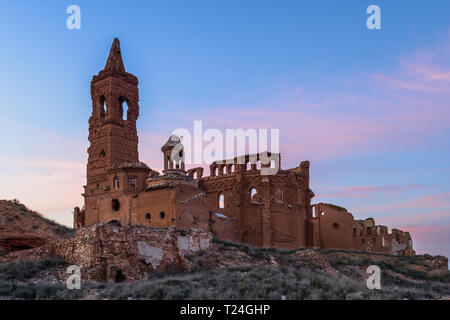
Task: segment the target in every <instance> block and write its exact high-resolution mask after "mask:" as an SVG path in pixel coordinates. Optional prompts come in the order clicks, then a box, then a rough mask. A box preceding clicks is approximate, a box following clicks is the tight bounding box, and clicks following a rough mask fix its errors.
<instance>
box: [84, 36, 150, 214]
mask: <svg viewBox="0 0 450 320" xmlns="http://www.w3.org/2000/svg"><path fill="white" fill-rule="evenodd" d="M91 98H92V115H91V117H90V118H89V138H88V139H89V142H90V146H89V148H88V150H87V151H88V155H89V157H88V164H87V175H86V176H87V177H86V178H87V183H86V186H85V192H84V194H83V195H84V198H85V208H86V219H87V220H92V221H94V220H96V219H98V218H94V217H93V213H92V214H90V212H92V211H93V210H94V211H95V210H97V207H98V206H97V204H96V203H97V200H99V199H100V198H102V197H104V196H105V195H106V194H107V193H108V192H109V191H110V190H111V191H113V190H114V184H113V183H112V182H111V181H110V180H113V178H114V177H111V170H114V169H116V168H120V167H123V166H128V167H129V166H130V165H131V166H133V165H135V164H139V163H140V162H139V154H138V136H137V130H136V120H137V119H138V117H139V90H138V79H137V78H136V77H135V76H134V75H132V74H130V73H128V72H126V71H125V67H124V64H123V60H122V52H121V49H120V42H119V39H117V38H116V39H114V42H113V44H112V46H111V51H110V53H109V57H108V60H107V62H106V65H105V68H104V69H103V70H101V71H100V72H99V74H98V75H96V76H94V77H93V79H92V81H91ZM147 169H148V168H147ZM121 184H122V185H123V182H122V183H121ZM115 187H118V185H117V184H116V186H115ZM121 189H122V188H121Z"/></svg>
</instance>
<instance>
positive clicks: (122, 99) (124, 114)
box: [119, 97, 128, 120]
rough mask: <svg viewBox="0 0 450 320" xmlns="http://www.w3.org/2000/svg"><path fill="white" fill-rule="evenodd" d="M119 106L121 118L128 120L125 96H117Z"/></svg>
mask: <svg viewBox="0 0 450 320" xmlns="http://www.w3.org/2000/svg"><path fill="white" fill-rule="evenodd" d="M119 103H120V108H119V114H120V117H121V118H122V119H123V120H128V103H127V99H126V98H125V97H120V98H119Z"/></svg>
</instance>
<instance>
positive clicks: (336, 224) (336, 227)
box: [333, 222, 339, 230]
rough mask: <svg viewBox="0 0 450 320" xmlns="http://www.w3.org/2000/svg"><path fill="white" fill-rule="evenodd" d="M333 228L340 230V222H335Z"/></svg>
mask: <svg viewBox="0 0 450 320" xmlns="http://www.w3.org/2000/svg"><path fill="white" fill-rule="evenodd" d="M333 229H334V230H339V224H338V223H337V222H335V223H333Z"/></svg>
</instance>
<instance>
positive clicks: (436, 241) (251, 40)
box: [0, 0, 450, 257]
mask: <svg viewBox="0 0 450 320" xmlns="http://www.w3.org/2000/svg"><path fill="white" fill-rule="evenodd" d="M372 4H375V5H378V6H379V7H380V9H381V30H369V29H368V28H367V26H366V20H367V18H368V17H369V14H367V13H366V9H367V7H368V6H369V5H372ZM70 5H78V6H79V7H80V9H81V29H79V30H69V29H68V28H67V27H66V20H67V18H68V17H69V14H67V13H66V9H67V7H68V6H70ZM449 14H450V1H447V0H434V1H433V2H432V5H430V2H429V1H423V0H420V1H419V0H418V1H401V0H397V1H379V0H373V1H364V0H347V1H339V2H338V1H334V0H329V1H325V0H318V1H317V0H316V1H299V0H295V1H287V0H282V1H274V0H270V1H269V0H245V1H237V0H227V1H223V0H216V1H210V0H209V1H203V0H189V1H181V0H180V1H171V0H169V1H166V0H165V1H131V0H130V1H101V0H96V1H75V0H71V1H62V0H59V1H55V0H53V1H52V0H47V1H45V2H43V1H40V2H38V1H31V0H28V1H26V0H23V1H5V0H0V41H1V44H0V70H1V73H0V74H1V76H0V93H1V97H2V100H1V102H0V112H1V116H0V137H1V139H0V178H1V180H0V181H1V182H0V199H13V198H17V199H19V200H20V201H21V202H22V203H24V204H25V205H27V206H28V207H29V208H32V209H34V210H36V211H38V212H40V213H42V214H43V215H45V216H47V217H49V218H51V219H54V220H56V221H58V222H60V223H63V224H66V225H71V224H72V210H73V208H74V207H75V206H80V207H81V206H82V204H83V198H82V196H81V193H82V192H83V189H82V186H83V185H84V184H85V170H86V161H87V151H86V150H87V148H88V146H89V144H88V140H87V135H88V118H89V116H90V115H91V112H92V105H91V98H90V81H91V79H92V76H93V75H95V74H97V73H98V72H99V71H100V70H101V69H103V67H104V65H105V62H106V59H107V56H108V54H109V49H110V46H111V44H112V41H113V39H114V38H115V37H118V38H119V39H120V42H121V47H122V56H123V59H124V63H125V68H126V69H127V71H128V72H130V73H133V74H134V75H136V76H137V77H138V78H139V91H140V117H139V120H138V122H137V126H138V133H139V152H140V159H141V161H144V162H145V163H147V164H148V165H149V166H150V167H151V168H154V169H161V167H162V156H161V152H160V148H161V146H162V145H163V144H164V142H165V141H166V140H167V138H168V137H169V136H170V134H171V132H172V131H173V130H174V129H177V128H186V129H189V130H193V123H194V121H195V120H199V121H202V122H203V127H204V128H205V129H207V128H217V129H219V130H225V129H227V128H230V129H237V128H243V129H249V128H255V129H275V128H277V129H280V151H281V154H282V167H283V168H284V169H286V168H292V167H295V166H297V165H298V164H299V163H300V162H301V161H303V160H310V161H311V166H310V172H311V173H310V174H311V182H310V183H311V189H312V190H313V191H314V193H315V195H316V196H315V197H314V199H313V203H318V202H327V203H334V204H336V205H339V206H343V207H345V208H347V209H348V211H350V212H351V213H352V214H353V215H354V217H355V219H365V218H368V217H373V218H374V219H375V221H376V223H377V224H382V225H387V226H389V227H390V228H400V229H403V230H407V231H409V232H410V233H411V235H412V238H413V242H414V247H415V249H416V251H417V252H418V253H425V252H427V253H430V254H434V255H437V254H441V255H445V256H447V257H449V256H450V245H449V244H450V139H449V137H450V103H449V101H450V100H449V98H450V19H449V18H448V17H449Z"/></svg>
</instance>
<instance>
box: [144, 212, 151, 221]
mask: <svg viewBox="0 0 450 320" xmlns="http://www.w3.org/2000/svg"><path fill="white" fill-rule="evenodd" d="M151 218H152V215H151V214H150V213H147V214H146V215H145V220H147V221H150V219H151Z"/></svg>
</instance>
